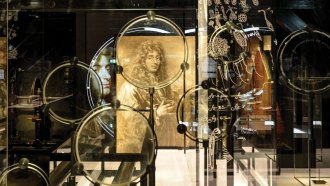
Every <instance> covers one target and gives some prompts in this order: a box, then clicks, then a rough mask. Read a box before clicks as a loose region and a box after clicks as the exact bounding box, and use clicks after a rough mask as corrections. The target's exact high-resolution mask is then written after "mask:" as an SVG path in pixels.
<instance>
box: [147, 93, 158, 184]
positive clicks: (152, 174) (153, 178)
mask: <svg viewBox="0 0 330 186" xmlns="http://www.w3.org/2000/svg"><path fill="white" fill-rule="evenodd" d="M154 93H155V88H149V94H150V116H149V124H150V127H151V128H152V129H154V126H155V119H154ZM148 181H149V186H155V185H156V162H155V161H153V162H152V164H151V165H150V169H149V173H148Z"/></svg>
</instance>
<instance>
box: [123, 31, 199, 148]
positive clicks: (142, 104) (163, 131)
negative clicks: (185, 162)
mask: <svg viewBox="0 0 330 186" xmlns="http://www.w3.org/2000/svg"><path fill="white" fill-rule="evenodd" d="M124 41H125V42H123V43H125V44H124V45H119V46H117V47H118V48H117V59H118V64H120V65H122V67H123V75H122V76H124V77H122V76H118V77H117V98H118V99H119V101H120V102H121V103H122V104H125V105H128V106H131V107H133V108H134V109H137V110H140V111H142V113H143V114H144V115H146V116H147V117H149V112H146V110H148V109H150V107H151V106H150V93H149V89H148V88H141V87H153V86H154V87H155V92H154V94H153V105H152V106H153V109H154V118H155V123H154V129H155V132H156V135H157V139H158V145H159V146H164V147H169V146H183V138H182V136H180V135H179V134H178V133H177V131H176V126H177V121H176V107H177V103H178V100H179V99H180V97H181V96H182V95H183V93H184V92H183V78H182V77H180V78H179V79H178V80H176V79H174V80H173V78H174V77H175V75H176V73H177V72H180V71H181V67H180V66H181V64H182V62H183V61H184V60H183V59H184V53H183V52H184V46H183V44H181V43H180V42H179V43H178V44H177V45H176V42H177V41H178V37H176V36H168V37H157V36H154V37H150V36H149V37H143V36H128V37H125V38H124ZM191 41H193V40H191ZM169 43H171V44H173V45H169ZM180 44H181V45H180ZM191 48H192V49H193V47H191ZM189 72H190V71H189ZM190 75H193V76H192V77H191V76H190ZM189 77H190V78H191V79H190V81H191V80H193V79H194V74H192V73H191V74H189ZM172 80H173V82H171V81H172ZM166 82H171V84H170V83H169V85H168V86H164V87H163V86H161V87H159V85H163V84H164V83H165V84H166ZM191 83H192V84H193V83H194V81H192V82H191ZM192 84H191V85H192ZM188 85H190V83H188ZM127 120H129V121H132V122H127ZM117 123H118V126H117V139H118V142H120V143H125V141H129V140H125V139H129V136H130V135H137V134H130V132H134V131H135V132H136V131H137V130H135V129H136V128H139V124H138V122H134V119H132V117H131V116H129V115H126V116H123V117H122V118H120V117H118V119H117ZM122 123H125V124H122ZM124 125H125V126H124ZM140 132H143V131H141V130H140ZM138 135H141V136H142V135H143V134H142V133H141V134H138Z"/></svg>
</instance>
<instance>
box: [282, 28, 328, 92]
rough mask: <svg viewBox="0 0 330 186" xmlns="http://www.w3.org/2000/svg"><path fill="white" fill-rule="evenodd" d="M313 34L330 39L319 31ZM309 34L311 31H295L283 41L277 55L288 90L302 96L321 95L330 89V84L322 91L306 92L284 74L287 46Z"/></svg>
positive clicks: (314, 31) (321, 89)
mask: <svg viewBox="0 0 330 186" xmlns="http://www.w3.org/2000/svg"><path fill="white" fill-rule="evenodd" d="M312 32H313V33H312V34H319V35H322V36H325V37H327V38H328V39H330V35H329V34H327V33H325V32H323V31H319V30H312ZM306 33H307V34H308V33H309V31H306V30H298V31H295V32H292V33H291V34H289V35H288V36H287V37H286V38H284V40H283V41H282V43H281V44H280V46H279V49H278V53H277V60H278V61H279V65H280V68H279V69H280V74H281V75H282V77H283V78H284V80H285V82H286V85H287V87H288V88H290V89H291V90H293V91H295V92H297V93H300V94H306V93H320V92H323V91H326V90H327V89H329V88H330V83H329V84H328V85H327V86H325V87H323V88H320V89H316V90H306V89H303V88H299V87H298V86H296V85H295V84H293V83H292V82H291V81H290V80H289V79H288V78H287V76H286V74H285V72H284V69H283V61H284V60H283V53H284V51H285V49H286V47H287V45H288V44H289V43H290V42H291V41H292V39H294V38H295V37H299V36H300V35H302V34H306Z"/></svg>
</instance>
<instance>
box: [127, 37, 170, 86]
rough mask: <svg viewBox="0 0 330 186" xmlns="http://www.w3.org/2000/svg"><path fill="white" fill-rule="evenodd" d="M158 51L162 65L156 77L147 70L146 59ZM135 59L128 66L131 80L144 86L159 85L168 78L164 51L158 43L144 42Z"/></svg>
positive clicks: (136, 52)
mask: <svg viewBox="0 0 330 186" xmlns="http://www.w3.org/2000/svg"><path fill="white" fill-rule="evenodd" d="M153 51H156V52H157V53H158V54H159V55H160V61H161V62H160V65H159V68H158V70H157V72H156V73H155V75H154V74H153V73H151V72H149V71H148V70H147V68H146V64H145V61H146V58H147V55H148V53H150V52H153ZM135 54H136V56H135V58H134V60H133V62H132V63H130V64H129V66H127V74H128V75H129V76H130V78H131V79H133V78H134V80H138V81H139V83H141V84H142V85H147V86H148V85H151V84H157V83H158V82H163V81H164V80H166V79H167V78H168V75H167V70H166V60H165V56H164V50H163V49H162V47H161V44H160V43H159V42H157V41H153V40H146V41H144V42H142V43H141V44H140V45H139V46H138V48H137V49H136V51H135Z"/></svg>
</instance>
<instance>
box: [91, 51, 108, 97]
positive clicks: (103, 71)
mask: <svg viewBox="0 0 330 186" xmlns="http://www.w3.org/2000/svg"><path fill="white" fill-rule="evenodd" d="M93 69H94V70H95V71H96V73H97V74H98V75H99V77H100V79H101V82H102V88H103V96H108V95H109V94H110V86H111V81H110V80H111V75H110V63H109V60H108V58H106V57H105V56H101V59H100V60H99V61H97V62H95V64H94V65H93Z"/></svg>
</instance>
